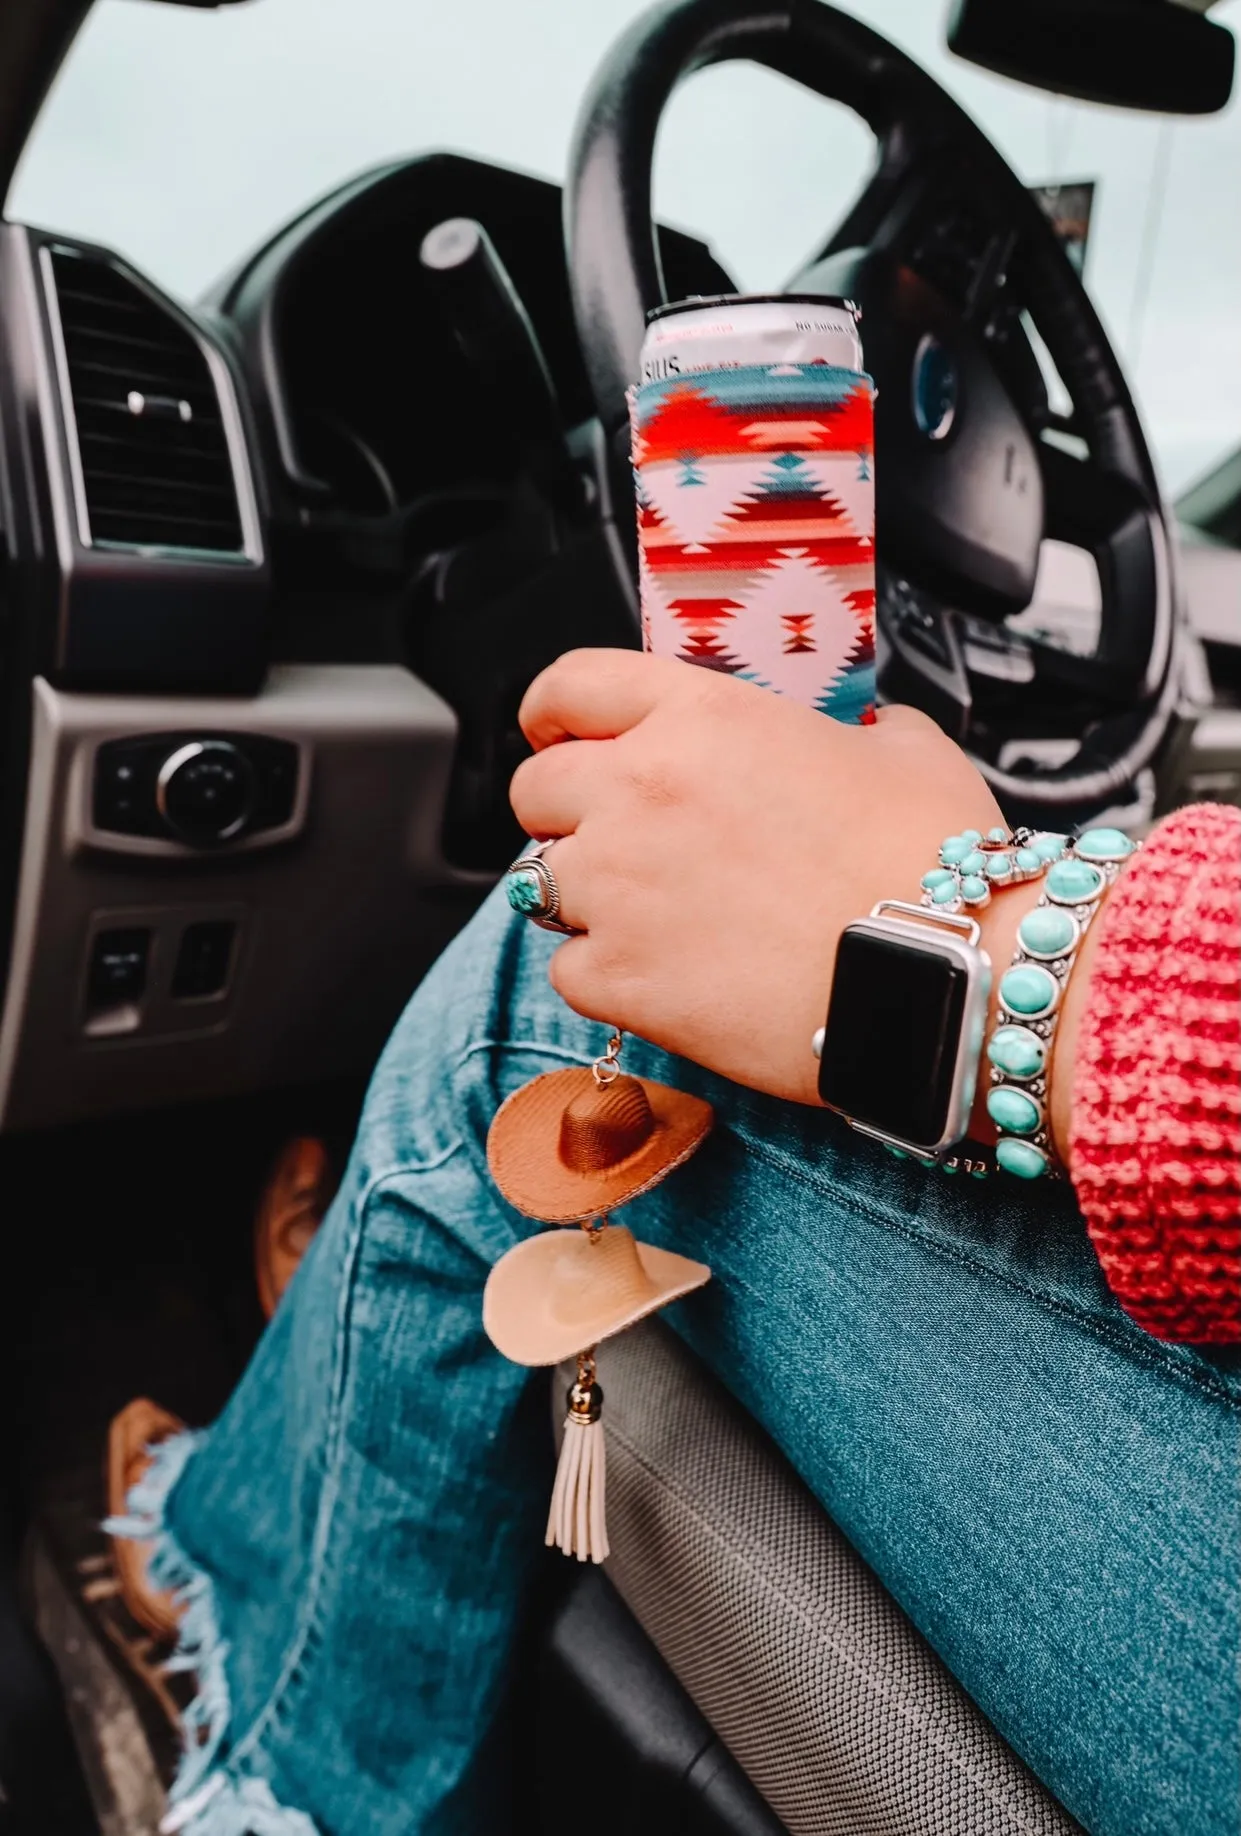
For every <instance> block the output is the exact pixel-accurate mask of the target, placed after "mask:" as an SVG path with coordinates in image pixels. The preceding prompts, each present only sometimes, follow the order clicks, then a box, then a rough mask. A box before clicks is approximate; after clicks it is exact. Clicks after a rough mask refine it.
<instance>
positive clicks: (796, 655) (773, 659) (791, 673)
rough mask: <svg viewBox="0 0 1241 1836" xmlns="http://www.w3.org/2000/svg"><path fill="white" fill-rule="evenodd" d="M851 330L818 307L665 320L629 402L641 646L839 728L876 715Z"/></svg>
mask: <svg viewBox="0 0 1241 1836" xmlns="http://www.w3.org/2000/svg"><path fill="white" fill-rule="evenodd" d="M859 319H860V314H859V312H858V310H857V308H856V307H855V306H854V305H852V303H851V302H850V301H848V300H840V299H834V298H820V297H818V296H814V295H788V296H784V295H781V296H770V297H769V296H753V297H747V296H741V295H739V296H736V297H728V296H721V297H719V298H715V299H694V300H685V301H681V302H678V303H677V304H676V305H674V306H666V307H661V308H660V309H659V310H658V311H657V312H656V313H654V314H652V316H651V321H650V324H649V326H648V330H647V334H646V338H645V340H644V342H643V346H642V355H641V378H642V380H641V381H640V382H639V383H638V384H637V385H636V386H635V387H634V388H633V389H632V390H631V392H630V420H631V427H632V436H633V445H632V453H633V465H634V478H635V484H636V491H637V503H638V542H639V563H640V576H641V602H642V632H643V641H644V643H645V645H646V647H647V649H648V650H651V651H654V652H655V653H656V654H658V655H663V656H674V657H678V658H680V659H681V660H682V661H684V662H687V663H696V664H699V665H701V666H702V667H704V668H708V669H715V670H719V671H721V672H723V673H726V674H729V675H736V676H739V677H741V678H742V679H744V680H746V681H750V682H755V683H758V684H760V685H761V686H763V687H765V688H770V689H774V690H776V691H777V692H778V693H781V694H786V695H791V696H793V697H794V699H796V700H799V701H802V702H804V703H806V704H807V705H808V706H811V707H814V708H817V709H819V710H820V711H821V712H823V713H826V714H830V715H833V716H834V717H835V718H837V719H839V720H845V721H851V722H858V721H861V722H866V721H870V720H873V718H874V704H875V652H874V622H875V546H874V525H875V499H874V388H873V385H872V383H871V380H870V378H869V376H868V375H867V374H866V372H865V369H864V368H863V360H862V347H861V339H860V335H859Z"/></svg>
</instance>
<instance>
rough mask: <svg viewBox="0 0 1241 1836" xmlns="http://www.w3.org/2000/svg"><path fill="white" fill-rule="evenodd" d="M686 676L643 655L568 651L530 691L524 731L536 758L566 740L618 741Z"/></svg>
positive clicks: (669, 661) (680, 667)
mask: <svg viewBox="0 0 1241 1836" xmlns="http://www.w3.org/2000/svg"><path fill="white" fill-rule="evenodd" d="M686 671H687V665H686V664H684V663H678V662H677V661H676V660H675V659H673V658H670V657H651V656H647V655H646V654H645V653H644V652H643V651H640V650H570V651H568V652H566V654H565V655H564V656H563V657H560V658H558V659H557V661H556V662H555V663H553V664H552V665H551V666H550V668H548V669H545V670H544V671H543V672H542V674H541V675H539V676H536V677H535V679H534V681H533V682H532V683H531V684H530V687H529V688H528V689H527V690H526V695H525V700H524V701H523V702H522V704H521V711H520V713H519V715H518V718H519V720H520V721H521V726H522V731H523V732H524V734H525V736H526V738H527V739H528V740H529V741H530V744H531V745H532V746H533V747H534V749H535V751H536V752H541V751H542V750H543V749H544V748H545V747H547V746H554V745H556V744H557V743H558V742H559V741H560V740H565V739H596V740H598V739H614V738H615V737H616V735H617V734H619V733H626V732H628V730H629V728H630V727H635V726H636V725H637V724H638V722H639V721H640V720H642V719H643V718H644V717H645V716H646V715H647V714H649V713H650V711H651V709H652V708H653V707H654V706H655V705H656V703H657V702H659V701H661V700H663V699H664V697H665V696H666V695H668V694H669V693H670V692H672V691H674V690H675V689H676V688H677V687H679V686H680V685H681V681H682V678H683V677H684V676H685V674H686Z"/></svg>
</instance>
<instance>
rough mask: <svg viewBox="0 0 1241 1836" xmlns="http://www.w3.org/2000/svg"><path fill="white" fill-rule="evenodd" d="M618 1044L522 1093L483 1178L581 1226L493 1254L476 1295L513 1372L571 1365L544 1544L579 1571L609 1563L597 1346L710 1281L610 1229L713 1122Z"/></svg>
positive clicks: (502, 1114)
mask: <svg viewBox="0 0 1241 1836" xmlns="http://www.w3.org/2000/svg"><path fill="white" fill-rule="evenodd" d="M620 1045H621V1038H620V1034H619V1033H615V1034H613V1036H612V1038H611V1039H610V1040H609V1042H608V1048H607V1051H606V1052H605V1053H604V1055H603V1057H602V1058H599V1059H597V1060H596V1061H595V1063H594V1064H593V1065H589V1066H582V1067H575V1068H574V1069H572V1070H569V1071H551V1072H548V1073H547V1074H546V1075H545V1076H543V1077H536V1078H535V1079H534V1080H533V1082H531V1083H529V1084H524V1085H523V1086H522V1088H521V1089H520V1090H517V1091H514V1093H513V1095H512V1096H511V1097H509V1099H508V1101H507V1102H506V1103H504V1105H503V1106H502V1107H501V1109H500V1111H499V1113H498V1114H497V1116H496V1118H495V1121H494V1122H493V1123H492V1125H491V1129H490V1132H489V1134H488V1136H487V1160H488V1163H489V1165H490V1167H491V1173H492V1177H493V1178H494V1180H495V1182H496V1185H497V1186H498V1187H499V1188H500V1191H501V1192H502V1193H503V1195H504V1197H505V1198H506V1199H507V1200H508V1201H509V1203H510V1204H511V1205H514V1206H515V1207H516V1208H517V1210H518V1211H521V1212H524V1213H525V1215H526V1216H527V1217H531V1218H538V1219H540V1220H541V1221H542V1222H543V1223H545V1224H562V1225H579V1226H581V1228H580V1229H578V1230H557V1231H552V1232H549V1233H546V1234H545V1235H542V1236H537V1237H529V1238H527V1239H526V1240H525V1242H523V1243H518V1244H515V1245H514V1247H513V1248H512V1249H511V1250H509V1252H508V1254H507V1255H505V1256H502V1257H501V1259H500V1261H499V1262H498V1263H497V1264H496V1266H495V1267H494V1268H493V1269H492V1271H491V1274H490V1276H489V1277H488V1280H487V1286H486V1289H485V1291H484V1294H483V1325H484V1327H485V1328H486V1331H487V1336H488V1337H489V1338H490V1340H491V1342H492V1344H493V1345H494V1346H495V1347H496V1349H497V1350H498V1351H500V1352H502V1353H503V1354H504V1356H505V1357H506V1358H511V1359H512V1360H513V1362H514V1363H516V1364H526V1365H550V1364H559V1363H560V1362H561V1361H562V1360H563V1359H565V1358H570V1357H573V1356H576V1358H577V1380H576V1382H574V1383H573V1384H571V1385H570V1387H569V1393H568V1398H567V1402H568V1413H567V1415H566V1417H565V1430H564V1440H563V1442H562V1444H561V1450H560V1464H559V1466H558V1468H557V1472H556V1486H555V1490H554V1492H553V1494H552V1507H551V1513H550V1515H549V1517H548V1523H547V1542H548V1543H549V1545H550V1544H553V1543H554V1544H556V1545H557V1546H558V1547H559V1548H561V1549H563V1550H564V1552H565V1554H566V1555H576V1556H577V1558H578V1560H579V1561H582V1562H585V1561H588V1560H589V1561H595V1562H602V1561H603V1559H604V1557H605V1556H606V1555H607V1553H608V1539H607V1526H606V1522H605V1518H604V1484H605V1459H604V1444H603V1430H602V1426H601V1424H600V1415H601V1411H602V1407H603V1391H602V1390H601V1389H600V1387H599V1384H598V1381H597V1379H596V1372H595V1359H594V1353H595V1348H596V1346H597V1345H598V1344H599V1342H600V1340H601V1339H606V1338H610V1337H611V1336H612V1335H613V1334H614V1333H618V1332H623V1331H624V1329H625V1327H627V1326H633V1325H636V1323H637V1322H638V1321H639V1320H641V1319H645V1318H646V1316H647V1315H648V1314H650V1313H654V1312H655V1311H656V1310H657V1309H658V1308H660V1307H666V1306H667V1305H668V1304H669V1302H671V1301H674V1300H679V1299H680V1298H681V1296H682V1295H683V1294H689V1293H690V1292H691V1291H692V1290H693V1289H694V1288H700V1287H701V1286H702V1285H703V1283H704V1282H706V1281H709V1280H710V1278H711V1271H710V1269H709V1268H707V1267H706V1265H705V1264H704V1263H701V1262H691V1261H690V1259H689V1258H688V1257H687V1256H678V1255H675V1254H674V1253H673V1252H672V1251H671V1250H663V1249H657V1248H656V1247H655V1246H654V1245H653V1244H650V1243H639V1242H637V1241H636V1239H635V1238H634V1236H633V1235H632V1233H631V1232H630V1231H628V1230H626V1229H625V1228H624V1226H623V1225H616V1224H612V1223H610V1222H609V1218H608V1213H609V1212H610V1211H612V1210H613V1209H614V1208H615V1207H616V1206H618V1205H623V1204H626V1203H627V1202H628V1201H629V1200H630V1199H634V1198H637V1197H638V1196H639V1194H640V1193H643V1192H649V1191H650V1190H651V1188H652V1187H653V1186H657V1185H658V1184H659V1182H660V1180H662V1179H665V1178H666V1177H667V1175H668V1174H669V1173H671V1172H672V1170H673V1169H674V1168H675V1167H679V1166H680V1165H681V1163H682V1161H685V1160H688V1159H689V1157H690V1155H691V1154H692V1153H693V1152H694V1150H695V1149H696V1148H697V1147H699V1146H700V1145H701V1144H702V1142H703V1141H705V1139H706V1137H707V1135H708V1133H709V1132H710V1128H711V1123H712V1120H713V1116H712V1110H711V1105H710V1104H709V1103H704V1102H703V1101H702V1099H701V1098H699V1097H693V1096H687V1095H686V1094H685V1093H684V1092H683V1091H680V1090H672V1089H669V1087H668V1086H667V1085H666V1084H656V1083H653V1082H652V1081H651V1080H650V1079H649V1078H641V1077H630V1076H629V1075H628V1074H627V1073H625V1072H623V1071H622V1070H621V1069H620V1066H619V1065H618V1063H617V1055H618V1054H619V1051H620Z"/></svg>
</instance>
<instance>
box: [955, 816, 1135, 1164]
mask: <svg viewBox="0 0 1241 1836" xmlns="http://www.w3.org/2000/svg"><path fill="white" fill-rule="evenodd" d="M1138 845H1139V844H1138V843H1137V842H1134V841H1131V840H1130V838H1129V837H1128V836H1127V835H1125V834H1124V833H1123V832H1122V831H1121V830H1120V829H1087V830H1086V832H1085V833H1084V834H1083V835H1080V836H1078V838H1077V840H1076V841H1075V842H1071V843H1067V844H1066V845H1065V846H1064V847H1063V848H1062V849H1061V851H1060V854H1059V857H1058V858H1056V859H1053V860H1051V861H1050V863H1049V864H1048V866H1047V868H1046V873H1047V878H1046V882H1045V885H1044V890H1043V895H1042V897H1041V898H1040V900H1039V902H1038V904H1037V905H1036V906H1035V907H1034V908H1033V910H1031V911H1029V912H1027V913H1026V915H1025V917H1024V918H1023V919H1022V921H1021V924H1020V926H1019V928H1018V931H1017V948H1016V950H1015V951H1014V952H1013V960H1012V963H1011V965H1010V966H1009V968H1008V969H1007V970H1006V971H1005V973H1004V975H1003V976H1002V977H1001V978H1000V989H999V994H1000V1015H999V1020H998V1023H997V1025H996V1027H995V1030H994V1031H993V1032H992V1034H991V1036H990V1038H989V1039H988V1040H987V1044H986V1056H987V1059H988V1061H989V1063H990V1066H991V1074H990V1075H991V1088H990V1089H989V1090H988V1092H987V1114H988V1115H989V1116H990V1118H991V1120H992V1121H993V1122H994V1124H995V1126H996V1129H997V1131H998V1139H997V1141H996V1144H995V1161H996V1165H997V1166H998V1167H999V1168H1001V1170H1002V1171H1004V1172H1005V1173H1011V1174H1014V1175H1015V1176H1016V1177H1017V1178H1018V1179H1039V1178H1041V1177H1043V1176H1044V1175H1045V1174H1048V1173H1054V1172H1056V1171H1057V1170H1058V1162H1057V1160H1056V1155H1055V1149H1054V1148H1053V1146H1052V1142H1051V1134H1050V1129H1049V1126H1048V1115H1047V1092H1048V1074H1049V1069H1050V1061H1051V1054H1052V1046H1053V1043H1054V1041H1055V1036H1056V1028H1057V1026H1058V1025H1059V1021H1060V1008H1061V1002H1062V1000H1063V996H1064V990H1065V987H1066V985H1067V983H1068V979H1069V975H1070V973H1071V971H1072V968H1073V964H1074V963H1075V961H1076V960H1077V952H1078V950H1079V949H1080V947H1081V942H1082V939H1083V937H1084V936H1085V935H1086V932H1087V931H1088V930H1089V928H1090V926H1091V924H1092V922H1093V921H1094V917H1095V914H1096V913H1097V911H1098V910H1099V906H1100V904H1101V902H1102V899H1103V895H1104V894H1105V893H1106V892H1107V890H1108V887H1109V886H1110V885H1111V884H1112V882H1113V880H1114V879H1115V878H1116V876H1117V874H1118V873H1119V872H1120V869H1121V868H1122V867H1123V866H1124V864H1125V862H1126V861H1127V860H1128V859H1129V856H1130V855H1131V854H1133V853H1134V852H1135V851H1136V849H1137V847H1138ZM1031 877H1033V876H1031Z"/></svg>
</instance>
